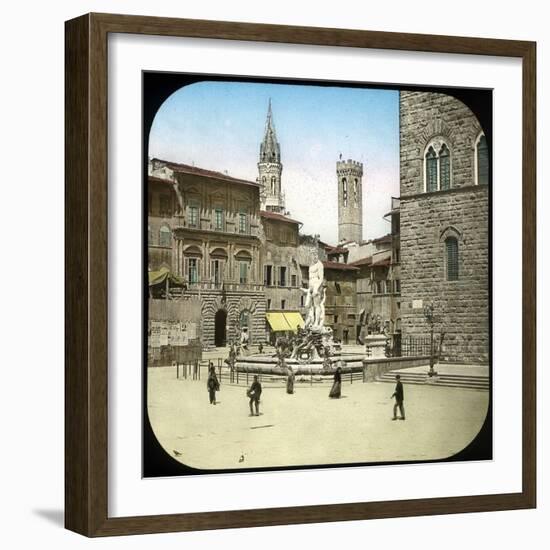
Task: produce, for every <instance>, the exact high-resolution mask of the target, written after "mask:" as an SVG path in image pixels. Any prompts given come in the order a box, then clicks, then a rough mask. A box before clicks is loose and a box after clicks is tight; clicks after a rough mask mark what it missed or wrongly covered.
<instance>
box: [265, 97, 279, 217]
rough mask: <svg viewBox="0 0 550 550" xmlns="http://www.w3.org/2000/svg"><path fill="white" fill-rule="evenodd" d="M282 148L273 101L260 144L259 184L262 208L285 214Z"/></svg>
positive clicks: (268, 111) (268, 110)
mask: <svg viewBox="0 0 550 550" xmlns="http://www.w3.org/2000/svg"><path fill="white" fill-rule="evenodd" d="M282 172H283V165H282V164H281V147H280V145H279V143H278V141H277V134H276V133H275V124H274V122H273V112H272V110H271V99H270V100H269V106H268V108H267V120H266V122H265V132H264V139H263V141H262V142H261V144H260V159H259V162H258V183H259V184H260V208H261V209H262V210H269V211H271V212H278V213H281V214H284V212H285V196H284V193H283V190H282V186H281V174H282Z"/></svg>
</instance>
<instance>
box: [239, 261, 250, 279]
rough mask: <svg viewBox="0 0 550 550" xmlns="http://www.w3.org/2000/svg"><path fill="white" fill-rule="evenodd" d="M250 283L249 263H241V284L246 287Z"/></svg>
mask: <svg viewBox="0 0 550 550" xmlns="http://www.w3.org/2000/svg"><path fill="white" fill-rule="evenodd" d="M247 282H248V262H239V283H240V284H241V285H244V284H246V283H247Z"/></svg>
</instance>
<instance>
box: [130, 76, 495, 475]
mask: <svg viewBox="0 0 550 550" xmlns="http://www.w3.org/2000/svg"><path fill="white" fill-rule="evenodd" d="M143 115H144V116H143V173H144V178H143V180H144V182H143V183H144V185H143V195H144V205H145V208H144V212H143V228H144V230H143V282H144V284H143V287H144V291H143V312H144V316H143V317H144V318H143V348H144V351H143V357H144V365H143V383H144V401H143V475H144V477H158V476H167V475H189V474H193V475H195V474H201V473H209V474H212V473H221V472H232V471H246V470H249V471H256V470H265V469H291V468H318V467H322V468H327V467H338V466H348V467H349V466H365V465H377V464H395V463H400V464H401V463H407V462H432V461H447V460H490V459H491V458H492V403H491V396H492V370H491V278H492V272H491V177H492V172H491V139H492V92H491V91H490V90H479V89H447V88H420V87H416V88H415V87H411V86H408V87H405V86H399V85H395V84H387V85H370V84H357V83H339V82H310V81H307V82H305V81H287V80H267V79H265V80H261V79H247V78H244V77H241V78H237V77H233V78H227V77H223V78H222V77H216V76H210V75H186V74H167V73H144V74H143ZM145 227H147V236H145ZM138 299H139V297H138V296H136V300H138Z"/></svg>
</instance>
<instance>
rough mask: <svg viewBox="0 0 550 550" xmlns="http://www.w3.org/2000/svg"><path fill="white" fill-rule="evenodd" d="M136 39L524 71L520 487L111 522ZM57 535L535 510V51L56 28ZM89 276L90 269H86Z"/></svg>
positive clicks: (194, 26)
mask: <svg viewBox="0 0 550 550" xmlns="http://www.w3.org/2000/svg"><path fill="white" fill-rule="evenodd" d="M108 33H133V34H145V35H164V36H180V37H199V38H217V39H226V40H246V41H260V42H281V43H291V44H311V45H330V46H353V47H363V48H380V49H392V50H404V51H406V50H416V51H428V52H438V53H462V54H473V55H492V56H507V57H516V58H520V59H521V60H522V63H523V83H522V86H523V152H522V162H523V168H522V174H523V181H522V193H523V209H522V212H523V258H524V259H525V260H528V261H524V262H523V318H522V321H523V352H522V353H523V355H522V357H523V364H522V377H523V390H522V391H523V394H522V397H523V411H522V414H523V416H522V426H523V441H522V458H523V466H522V467H523V476H522V477H523V487H522V491H521V492H519V493H511V494H498V495H475V496H467V497H447V498H430V499H419V500H408V501H407V500H399V501H384V502H365V503H361V502H356V503H348V504H339V505H336V504H335V505H316V506H304V507H298V508H296V507H294V508H277V509H254V510H236V511H220V512H207V513H191V514H173V515H157V516H140V517H122V518H110V517H109V516H108V507H107V505H108V502H107V480H108V471H107V441H108V440H107V416H108V411H107V322H108V313H107V288H108V281H107V200H108V197H107V35H108ZM65 79H66V88H65V203H66V204H65V239H66V240H65V242H66V245H65V246H66V248H65V327H66V328H65V526H66V528H67V529H70V530H72V531H75V532H77V533H81V534H83V535H86V536H92V537H95V536H107V535H128V534H142V533H160V532H171V531H191V530H201V529H221V528H237V527H252V526H262V525H289V524H297V523H316V522H326V521H345V520H361V519H376V518H390V517H405V516H420V515H434V514H452V513H465V512H482V511H493V510H512V509H525V508H534V507H535V506H536V401H535V399H536V273H535V270H533V269H530V268H529V266H530V265H532V264H533V262H535V261H536V44H535V43H534V42H525V41H512V40H496V39H483V38H464V37H451V36H435V35H416V34H401V33H387V32H374V31H358V30H342V29H328V28H313V27H291V26H282V25H266V24H251V23H231V22H222V21H204V20H190V19H169V18H157V17H145V16H128V15H112V14H87V15H83V16H81V17H78V18H76V19H72V20H70V21H67V22H66V24H65ZM92 266H93V268H92Z"/></svg>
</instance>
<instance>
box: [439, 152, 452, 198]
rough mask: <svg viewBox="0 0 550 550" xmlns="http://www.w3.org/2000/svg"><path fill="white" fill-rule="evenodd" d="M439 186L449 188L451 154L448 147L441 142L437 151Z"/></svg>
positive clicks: (442, 188)
mask: <svg viewBox="0 0 550 550" xmlns="http://www.w3.org/2000/svg"><path fill="white" fill-rule="evenodd" d="M439 188H440V189H441V190H444V189H450V188H451V155H450V153H449V149H448V147H447V146H446V145H445V144H443V145H442V146H441V150H440V151H439Z"/></svg>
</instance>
